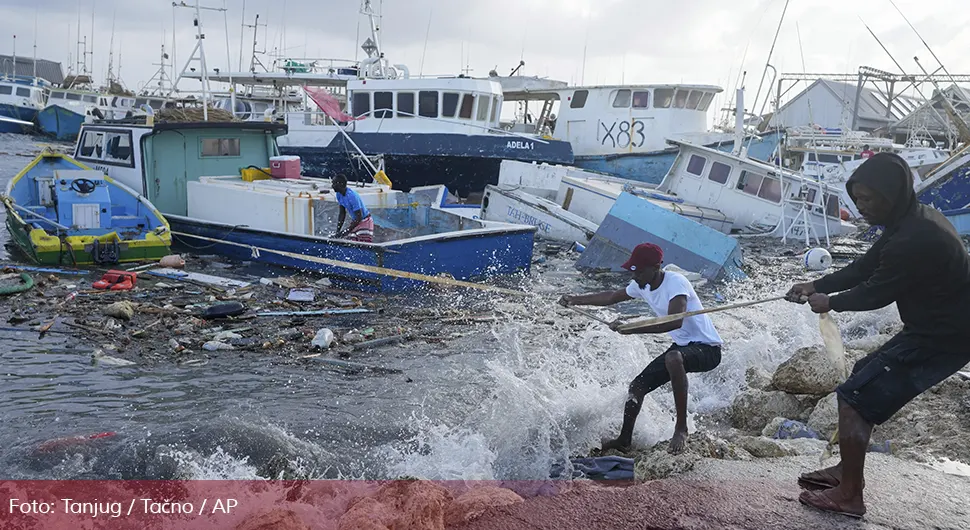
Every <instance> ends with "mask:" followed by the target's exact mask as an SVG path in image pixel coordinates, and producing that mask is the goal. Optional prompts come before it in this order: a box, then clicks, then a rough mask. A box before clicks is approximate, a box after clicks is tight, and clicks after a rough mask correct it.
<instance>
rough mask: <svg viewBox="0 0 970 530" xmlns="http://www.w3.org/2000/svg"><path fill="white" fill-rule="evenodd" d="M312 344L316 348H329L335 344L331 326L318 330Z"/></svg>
mask: <svg viewBox="0 0 970 530" xmlns="http://www.w3.org/2000/svg"><path fill="white" fill-rule="evenodd" d="M310 344H311V345H312V346H313V347H314V348H323V349H327V348H329V347H330V345H331V344H333V331H330V329H329V328H323V329H321V330H320V331H317V334H316V335H315V336H314V337H313V340H312V341H310Z"/></svg>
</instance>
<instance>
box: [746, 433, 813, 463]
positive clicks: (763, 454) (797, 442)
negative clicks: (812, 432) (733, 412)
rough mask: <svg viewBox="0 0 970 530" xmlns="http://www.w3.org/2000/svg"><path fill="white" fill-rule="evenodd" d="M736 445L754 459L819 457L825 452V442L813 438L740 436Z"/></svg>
mask: <svg viewBox="0 0 970 530" xmlns="http://www.w3.org/2000/svg"><path fill="white" fill-rule="evenodd" d="M737 443H738V445H739V446H741V448H743V449H744V450H745V451H747V452H749V453H751V454H752V455H753V456H755V457H756V458H781V457H785V456H804V455H820V454H822V451H824V450H825V442H824V441H822V440H815V439H813V438H795V439H793V440H775V439H773V438H766V437H764V436H742V437H741V438H738V440H737Z"/></svg>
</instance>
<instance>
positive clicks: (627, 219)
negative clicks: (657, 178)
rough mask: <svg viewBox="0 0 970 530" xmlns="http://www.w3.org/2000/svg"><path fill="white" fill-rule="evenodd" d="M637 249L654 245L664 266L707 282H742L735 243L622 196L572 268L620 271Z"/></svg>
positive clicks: (673, 214) (636, 200) (687, 220)
mask: <svg viewBox="0 0 970 530" xmlns="http://www.w3.org/2000/svg"><path fill="white" fill-rule="evenodd" d="M641 243H654V244H657V245H659V246H660V247H661V248H663V249H664V262H665V263H672V264H675V265H677V266H678V267H680V268H682V269H685V270H688V271H691V272H696V273H699V274H700V275H701V276H703V277H704V278H706V279H708V280H712V281H723V280H740V279H744V278H746V275H745V274H744V272H743V271H742V270H741V264H742V261H741V246H740V245H739V244H738V241H737V240H736V239H734V238H733V237H731V236H728V235H725V234H723V233H721V232H718V231H717V230H714V229H713V228H710V227H708V226H705V225H702V224H700V223H697V222H694V221H692V220H690V219H687V218H686V217H683V216H681V215H678V214H676V213H673V212H671V211H669V210H667V209H665V208H662V207H660V206H657V205H655V204H653V203H651V202H650V201H647V200H643V199H641V198H639V197H637V196H635V195H632V194H629V193H626V192H624V193H622V194H620V196H619V197H618V198H617V199H616V204H614V205H613V208H611V209H610V213H609V214H607V216H606V219H604V220H603V222H602V223H600V226H599V229H598V230H597V231H596V234H595V235H594V236H593V239H591V240H590V242H589V244H588V245H586V250H584V251H583V253H582V256H580V258H579V260H578V261H577V262H576V268H578V269H594V270H610V271H614V272H620V271H623V270H624V269H622V268H620V265H622V264H623V262H625V261H626V260H627V258H629V257H630V253H631V252H633V249H634V247H636V246H637V245H639V244H641Z"/></svg>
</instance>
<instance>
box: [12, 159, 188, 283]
mask: <svg viewBox="0 0 970 530" xmlns="http://www.w3.org/2000/svg"><path fill="white" fill-rule="evenodd" d="M3 205H4V208H5V209H6V212H7V220H6V225H7V232H8V233H9V234H10V237H11V239H12V240H13V243H14V244H15V245H16V246H17V247H18V248H19V249H20V250H21V251H22V252H23V253H24V254H25V255H26V256H27V257H28V258H29V259H30V260H31V261H33V262H35V263H40V264H43V265H72V266H78V265H109V264H114V263H125V262H133V261H152V260H158V259H161V258H162V257H163V256H166V255H168V254H169V249H170V246H171V237H172V236H171V233H170V231H169V225H168V222H167V221H166V219H165V218H164V217H163V216H162V214H161V213H159V212H158V210H156V209H155V207H154V206H153V205H152V204H151V203H149V202H148V200H147V199H146V198H145V197H143V196H142V195H141V194H139V193H137V192H135V191H134V190H132V189H131V188H129V187H128V186H125V185H124V184H122V183H119V182H116V181H115V180H114V179H112V178H111V177H108V176H106V175H104V174H103V173H102V172H101V171H98V170H93V169H89V168H88V167H86V166H85V165H83V164H81V163H79V162H77V161H75V160H74V159H72V158H70V157H68V156H65V155H62V154H59V153H54V152H52V151H50V150H45V151H44V152H42V153H41V154H40V155H38V156H37V158H35V159H34V160H33V161H32V162H31V163H30V164H28V165H27V167H25V168H24V169H23V170H22V171H21V172H20V173H18V174H17V175H16V176H15V177H14V178H13V179H11V180H10V182H9V184H7V191H6V194H5V195H4V196H3Z"/></svg>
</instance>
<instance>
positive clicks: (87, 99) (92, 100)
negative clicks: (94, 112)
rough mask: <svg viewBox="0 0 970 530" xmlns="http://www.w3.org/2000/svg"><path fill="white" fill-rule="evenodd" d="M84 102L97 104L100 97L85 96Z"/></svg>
mask: <svg viewBox="0 0 970 530" xmlns="http://www.w3.org/2000/svg"><path fill="white" fill-rule="evenodd" d="M84 102H85V103H97V102H98V97H97V96H84Z"/></svg>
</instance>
